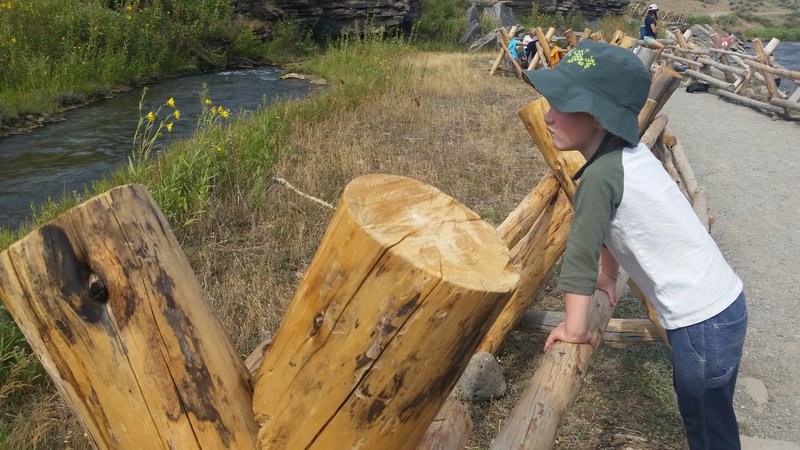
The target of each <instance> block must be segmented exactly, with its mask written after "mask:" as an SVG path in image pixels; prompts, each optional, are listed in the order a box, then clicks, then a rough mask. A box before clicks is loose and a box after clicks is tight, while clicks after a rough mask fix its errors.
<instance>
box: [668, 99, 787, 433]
mask: <svg viewBox="0 0 800 450" xmlns="http://www.w3.org/2000/svg"><path fill="white" fill-rule="evenodd" d="M663 113H665V114H666V115H667V116H668V117H669V124H668V128H669V130H670V132H671V133H672V134H674V135H675V136H677V137H678V140H679V141H680V142H681V144H682V146H683V147H684V148H685V149H686V153H687V155H688V158H689V160H690V162H691V164H692V167H693V168H694V170H695V172H696V174H697V177H698V181H699V182H700V185H701V186H705V188H706V190H707V191H708V197H709V205H710V208H711V212H712V214H713V216H714V218H715V220H716V222H715V223H714V226H713V228H712V235H713V236H714V238H715V239H716V240H717V243H718V244H719V246H720V248H721V249H722V251H723V253H724V254H725V255H726V257H727V259H728V262H729V263H730V264H731V266H732V267H733V268H734V270H736V272H737V273H738V274H739V276H740V277H741V278H742V280H743V281H744V285H745V292H746V293H747V296H748V302H749V308H750V322H749V329H748V334H747V341H746V343H745V355H744V358H743V360H742V366H741V371H740V376H742V377H752V378H756V379H758V380H761V381H762V382H763V383H764V385H765V386H766V388H767V390H768V398H769V400H768V402H767V403H766V405H765V406H764V407H763V408H754V407H753V401H752V399H751V398H748V393H747V392H745V391H744V388H742V387H741V386H740V387H739V388H738V389H737V394H736V399H735V403H736V405H737V414H738V416H739V420H740V423H741V428H742V430H741V431H742V433H743V434H747V435H750V436H755V437H759V438H769V439H779V440H783V441H790V442H796V443H800V305H798V291H796V289H797V288H798V285H800V282H799V281H800V239H798V237H797V231H798V229H800V194H798V192H797V189H796V186H797V185H798V183H797V181H798V176H800V158H798V157H799V156H800V155H798V153H799V152H800V122H792V121H784V120H772V118H771V117H770V116H769V115H767V114H765V113H761V112H757V111H755V110H753V109H750V108H748V107H745V106H740V105H736V104H733V103H728V102H726V101H724V100H722V99H720V98H719V97H717V96H716V95H714V94H688V93H686V92H684V91H683V89H679V90H678V91H677V92H675V94H674V95H673V97H672V99H671V100H670V102H669V103H668V104H667V105H666V106H665V107H664V110H663Z"/></svg>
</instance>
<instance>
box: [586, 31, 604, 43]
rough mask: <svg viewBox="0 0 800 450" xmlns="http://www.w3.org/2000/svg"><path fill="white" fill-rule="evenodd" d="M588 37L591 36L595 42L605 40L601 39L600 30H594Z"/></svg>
mask: <svg viewBox="0 0 800 450" xmlns="http://www.w3.org/2000/svg"><path fill="white" fill-rule="evenodd" d="M589 37H590V38H591V39H592V40H593V41H597V42H605V41H606V40H605V39H603V32H602V31H595V32H594V33H592V35H591V36H589Z"/></svg>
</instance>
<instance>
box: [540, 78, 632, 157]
mask: <svg viewBox="0 0 800 450" xmlns="http://www.w3.org/2000/svg"><path fill="white" fill-rule="evenodd" d="M524 73H525V76H526V77H527V78H528V80H530V82H531V84H532V85H533V87H534V88H535V89H536V90H537V91H539V93H540V94H542V95H543V96H544V98H546V99H547V101H548V102H549V103H550V105H551V106H553V107H554V108H555V109H557V110H559V111H561V112H563V113H577V112H585V113H587V114H590V115H592V117H594V118H595V120H597V121H598V122H599V123H600V125H602V126H603V128H605V129H606V130H608V131H609V132H611V134H613V135H615V136H618V137H620V138H621V139H623V140H624V141H625V142H627V143H629V144H630V145H632V146H635V145H637V144H638V143H639V120H638V112H634V111H632V110H630V109H628V108H625V107H624V106H621V105H620V104H618V103H614V102H612V101H609V100H607V99H606V98H605V97H603V96H601V95H597V94H595V93H594V92H592V90H591V89H590V88H588V87H587V86H584V85H583V84H581V83H578V82H576V81H574V80H572V79H571V78H570V77H569V75H567V74H566V73H564V72H562V71H560V70H558V66H556V67H555V68H554V69H548V70H527V71H525V72H524Z"/></svg>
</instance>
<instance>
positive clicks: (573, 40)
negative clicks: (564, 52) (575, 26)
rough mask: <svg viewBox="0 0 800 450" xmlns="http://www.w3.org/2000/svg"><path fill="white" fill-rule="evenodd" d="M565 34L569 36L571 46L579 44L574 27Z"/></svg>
mask: <svg viewBox="0 0 800 450" xmlns="http://www.w3.org/2000/svg"><path fill="white" fill-rule="evenodd" d="M564 36H565V37H566V38H567V45H568V46H569V48H575V46H576V45H578V39H577V38H576V37H575V32H574V31H572V28H570V29H569V30H567V31H565V32H564Z"/></svg>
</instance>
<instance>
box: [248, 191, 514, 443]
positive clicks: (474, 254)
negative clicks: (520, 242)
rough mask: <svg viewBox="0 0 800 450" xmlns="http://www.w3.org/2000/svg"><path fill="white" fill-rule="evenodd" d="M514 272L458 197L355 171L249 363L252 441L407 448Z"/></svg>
mask: <svg viewBox="0 0 800 450" xmlns="http://www.w3.org/2000/svg"><path fill="white" fill-rule="evenodd" d="M518 279H519V276H518V274H517V272H516V269H515V268H514V267H513V266H511V265H510V264H509V253H508V248H507V247H506V246H505V244H503V242H502V241H501V240H500V238H499V237H498V235H497V232H496V230H495V229H494V228H492V227H491V226H490V225H489V224H487V223H485V222H483V221H482V220H480V218H479V217H478V216H477V215H476V214H475V213H473V212H472V211H470V210H469V209H467V208H466V207H464V206H463V205H461V204H460V203H458V202H457V201H456V200H454V199H452V198H451V197H449V196H447V195H445V194H443V193H442V192H440V191H438V190H437V189H435V188H433V187H431V186H428V185H425V184H423V183H420V182H417V181H414V180H411V179H408V178H405V177H399V176H391V175H368V176H364V177H360V178H357V179H355V180H353V181H352V182H351V183H350V184H349V185H348V186H347V188H346V189H345V191H344V193H343V195H342V198H341V200H340V201H339V205H338V207H337V209H336V213H335V214H334V217H333V219H332V221H331V224H330V226H329V228H328V231H327V232H326V234H325V236H324V237H323V239H322V242H321V244H320V247H319V249H318V250H317V253H316V255H315V257H314V259H313V260H312V262H311V265H310V266H309V268H308V270H307V272H306V276H305V278H304V279H303V280H302V282H301V283H300V287H299V288H298V290H297V292H296V294H295V296H294V298H293V300H292V302H291V304H290V305H289V308H288V310H287V312H286V315H285V317H284V320H283V323H282V325H281V327H280V329H279V330H278V332H277V333H276V334H275V337H274V339H273V342H272V345H271V347H270V349H269V351H268V352H267V354H266V356H265V357H264V361H263V362H262V364H261V366H260V367H259V368H258V369H257V370H256V373H255V377H254V384H255V393H254V400H253V409H254V411H255V413H256V417H257V419H258V421H259V423H260V426H261V429H260V432H259V438H260V442H261V445H262V447H263V448H290V449H294V448H321V449H327V448H353V447H359V446H360V447H361V448H391V449H404V448H409V449H413V448H414V447H415V446H416V445H417V443H418V442H419V441H420V439H421V438H422V437H423V435H424V434H425V432H426V430H427V429H428V427H429V425H430V424H431V421H432V420H433V418H434V417H435V416H436V414H437V413H438V412H439V410H440V408H441V406H442V404H443V403H444V401H445V400H446V398H447V396H448V394H449V393H450V390H451V389H452V387H453V386H454V385H455V383H456V381H457V380H458V377H459V376H460V374H461V372H462V371H463V369H464V368H465V367H466V365H467V363H468V362H469V359H470V357H471V356H472V355H473V354H474V352H475V349H476V348H477V345H478V343H479V342H480V340H481V339H482V338H483V336H484V335H485V334H486V331H487V330H488V328H489V326H490V325H491V323H492V322H493V321H494V319H495V318H496V317H497V315H498V314H499V313H500V310H501V309H502V307H503V305H504V304H505V302H506V300H507V299H508V297H509V295H510V293H511V291H512V290H513V289H514V287H515V286H516V285H517V282H518Z"/></svg>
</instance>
